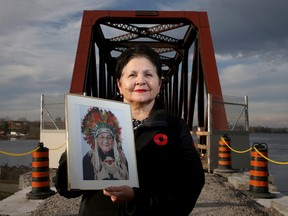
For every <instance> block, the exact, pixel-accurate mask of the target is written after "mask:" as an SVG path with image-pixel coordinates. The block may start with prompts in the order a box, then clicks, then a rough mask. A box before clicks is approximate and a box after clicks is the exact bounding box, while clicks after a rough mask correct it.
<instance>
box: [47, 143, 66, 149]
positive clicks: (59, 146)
mask: <svg viewBox="0 0 288 216" xmlns="http://www.w3.org/2000/svg"><path fill="white" fill-rule="evenodd" d="M64 145H66V143H63V144H62V145H60V146H58V147H56V148H52V149H51V148H50V149H49V150H52V151H53V150H58V149H60V148H62V147H63V146H64Z"/></svg>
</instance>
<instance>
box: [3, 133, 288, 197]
mask: <svg viewBox="0 0 288 216" xmlns="http://www.w3.org/2000/svg"><path fill="white" fill-rule="evenodd" d="M249 137H250V144H253V143H254V142H258V143H266V144H267V145H268V157H269V158H270V159H272V160H274V161H279V162H287V161H288V157H287V155H288V134H250V136H249ZM38 143H39V140H14V141H10V140H1V141H0V151H5V152H10V153H24V152H29V151H31V150H33V149H35V148H36V147H37V146H38ZM31 161H32V156H31V154H28V155H25V156H9V155H6V154H1V153H0V166H5V165H7V166H9V167H12V166H17V167H21V166H28V167H30V166H31ZM268 170H269V174H270V175H273V176H274V177H275V181H276V185H277V187H278V190H279V191H281V192H285V193H288V184H287V182H288V165H281V164H275V163H273V162H269V163H268Z"/></svg>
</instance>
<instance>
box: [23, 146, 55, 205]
mask: <svg viewBox="0 0 288 216" xmlns="http://www.w3.org/2000/svg"><path fill="white" fill-rule="evenodd" d="M38 146H39V149H37V150H36V151H35V152H33V153H32V191H31V192H29V193H27V194H26V196H27V197H28V199H33V200H35V199H46V198H48V197H49V196H52V195H54V194H55V191H53V190H50V177H49V150H48V148H46V147H44V145H43V143H39V145H38Z"/></svg>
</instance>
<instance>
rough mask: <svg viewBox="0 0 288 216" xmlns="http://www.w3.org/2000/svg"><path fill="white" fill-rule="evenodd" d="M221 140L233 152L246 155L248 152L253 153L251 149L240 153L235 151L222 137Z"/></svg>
mask: <svg viewBox="0 0 288 216" xmlns="http://www.w3.org/2000/svg"><path fill="white" fill-rule="evenodd" d="M221 140H222V142H224V144H225V145H226V146H227V147H228V148H229V149H230V150H231V151H233V152H236V153H239V154H243V153H246V152H249V151H251V149H252V148H249V149H247V150H243V151H238V150H235V149H233V148H232V147H231V146H230V145H228V143H227V142H226V140H225V139H224V137H221Z"/></svg>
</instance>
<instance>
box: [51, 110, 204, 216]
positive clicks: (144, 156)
mask: <svg viewBox="0 0 288 216" xmlns="http://www.w3.org/2000/svg"><path fill="white" fill-rule="evenodd" d="M134 133H135V145H136V158H137V168H138V175H139V185H140V187H139V188H133V189H134V192H135V195H136V197H135V200H134V202H132V203H113V202H112V201H111V200H110V198H109V197H106V196H104V195H103V192H102V191H85V192H84V191H82V192H75V191H67V161H66V155H65V154H63V155H62V157H61V159H60V162H59V168H58V171H57V178H56V184H55V186H56V188H57V190H58V192H59V194H60V195H63V196H65V197H68V198H69V197H76V196H80V195H82V194H83V197H82V201H81V207H80V211H79V215H80V216H88V215H91V216H92V215H109V216H112V215H116V216H128V215H130V216H159V215H165V216H182V215H183V216H187V215H189V214H190V213H191V211H192V209H193V207H194V205H195V203H196V201H197V199H198V197H199V195H200V192H201V190H202V188H203V186H204V181H205V180H204V171H203V168H202V163H201V160H200V158H199V155H198V153H197V151H196V149H195V147H194V144H193V140H192V137H191V134H190V131H189V128H188V127H187V125H186V123H185V122H184V120H182V119H180V118H179V117H177V116H175V115H171V114H169V113H167V112H166V111H165V110H164V109H158V108H157V107H156V106H155V107H154V108H153V110H152V111H151V113H150V116H149V118H148V119H147V121H145V122H144V123H143V124H142V125H141V126H140V127H139V128H137V129H136V130H135V131H134Z"/></svg>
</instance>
